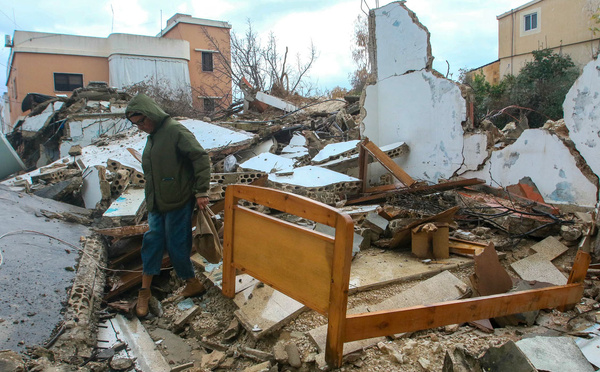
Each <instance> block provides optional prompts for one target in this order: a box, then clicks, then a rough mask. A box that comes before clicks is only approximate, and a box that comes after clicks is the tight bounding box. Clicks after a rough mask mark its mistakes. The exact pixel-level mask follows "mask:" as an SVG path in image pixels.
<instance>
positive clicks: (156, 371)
mask: <svg viewBox="0 0 600 372" xmlns="http://www.w3.org/2000/svg"><path fill="white" fill-rule="evenodd" d="M113 323H116V324H117V325H118V327H119V329H120V331H121V332H120V334H119V336H120V338H121V339H122V340H123V341H125V342H126V343H127V345H128V346H129V348H130V349H131V352H132V354H133V355H135V357H136V358H137V359H136V363H137V364H139V366H140V368H141V370H142V371H148V372H170V371H171V366H170V365H169V363H167V361H166V360H165V358H164V357H163V356H162V354H161V353H160V352H159V351H158V350H156V345H155V344H154V341H153V340H152V338H151V337H150V335H149V334H148V332H147V331H146V329H145V328H144V326H143V325H142V323H140V321H139V320H138V318H136V317H134V318H132V319H131V320H128V319H127V318H125V317H124V316H122V315H121V314H117V316H116V317H115V318H114V322H113Z"/></svg>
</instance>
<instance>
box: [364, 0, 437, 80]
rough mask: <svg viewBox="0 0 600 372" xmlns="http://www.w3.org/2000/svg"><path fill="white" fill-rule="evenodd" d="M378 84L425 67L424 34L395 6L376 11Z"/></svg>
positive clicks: (387, 6)
mask: <svg viewBox="0 0 600 372" xmlns="http://www.w3.org/2000/svg"><path fill="white" fill-rule="evenodd" d="M374 12H375V37H376V40H377V76H378V80H382V79H385V78H388V77H390V76H392V75H402V74H404V73H406V72H408V71H412V70H422V69H424V68H425V67H426V66H427V59H428V58H427V57H428V55H427V45H428V37H427V36H428V35H427V31H426V30H425V29H423V28H421V27H420V26H419V25H417V24H415V23H414V22H413V19H412V18H411V17H410V15H409V13H408V12H407V11H406V9H404V8H403V7H402V6H400V4H398V2H393V3H390V4H388V5H386V6H383V7H381V8H378V9H375V10H374Z"/></svg>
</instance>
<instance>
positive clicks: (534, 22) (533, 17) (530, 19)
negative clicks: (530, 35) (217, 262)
mask: <svg viewBox="0 0 600 372" xmlns="http://www.w3.org/2000/svg"><path fill="white" fill-rule="evenodd" d="M537 27H538V19H537V13H531V14H526V15H525V31H531V30H535V29H536V28H537Z"/></svg>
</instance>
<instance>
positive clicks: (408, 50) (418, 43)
mask: <svg viewBox="0 0 600 372" xmlns="http://www.w3.org/2000/svg"><path fill="white" fill-rule="evenodd" d="M370 18H371V25H372V30H373V31H374V35H373V34H372V35H371V40H372V44H371V48H372V49H375V52H374V53H373V52H372V55H375V56H376V58H375V61H373V62H374V64H373V66H374V69H375V71H377V73H376V75H375V76H376V80H377V81H376V83H374V84H372V85H369V86H368V87H367V88H366V90H365V93H364V111H365V112H364V114H365V116H364V118H363V126H362V128H361V134H362V136H363V137H367V138H369V139H370V140H371V141H372V142H374V143H375V144H376V145H377V146H379V147H381V146H385V145H388V144H390V143H393V142H400V141H404V142H406V144H407V145H408V147H409V149H410V154H409V155H408V156H407V157H403V158H401V159H396V162H397V163H398V165H400V166H401V167H402V168H403V169H404V170H405V171H406V172H407V173H408V174H410V175H411V176H412V177H413V178H416V179H423V180H426V181H431V182H437V181H438V179H440V178H447V177H450V176H452V174H453V173H454V172H456V171H457V170H458V169H459V168H460V166H461V164H462V162H463V157H462V149H463V129H462V125H461V123H462V122H463V121H465V120H466V103H465V100H464V98H463V97H462V95H461V91H460V89H459V87H458V85H457V84H456V83H454V82H452V81H450V80H448V79H444V78H440V77H438V76H437V75H436V74H434V73H432V72H431V71H429V69H430V67H431V60H432V57H431V52H430V50H431V47H430V44H429V33H428V31H427V29H426V28H425V27H424V26H423V25H421V24H420V23H419V22H418V20H417V18H416V16H415V15H414V13H412V12H411V11H410V10H408V9H407V8H406V7H405V6H404V4H402V3H398V2H395V3H391V4H388V5H386V6H384V7H382V8H379V9H375V10H373V11H371V14H370ZM373 25H374V27H373ZM382 174H384V170H383V169H382V168H380V167H376V166H370V167H369V178H370V180H371V182H374V181H375V182H376V180H377V179H378V178H379V177H380V176H381V175H382Z"/></svg>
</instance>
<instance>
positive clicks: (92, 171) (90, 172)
mask: <svg viewBox="0 0 600 372" xmlns="http://www.w3.org/2000/svg"><path fill="white" fill-rule="evenodd" d="M81 196H82V197H83V203H84V204H85V207H86V208H87V209H94V208H96V204H98V203H99V202H100V201H101V200H102V190H101V189H100V171H99V170H98V168H97V167H90V168H88V169H86V171H85V172H84V173H83V185H82V186H81Z"/></svg>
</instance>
